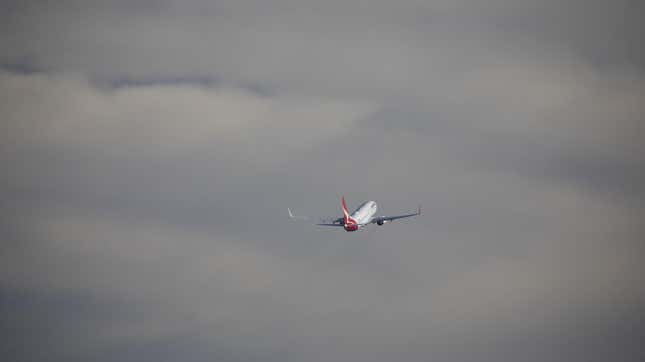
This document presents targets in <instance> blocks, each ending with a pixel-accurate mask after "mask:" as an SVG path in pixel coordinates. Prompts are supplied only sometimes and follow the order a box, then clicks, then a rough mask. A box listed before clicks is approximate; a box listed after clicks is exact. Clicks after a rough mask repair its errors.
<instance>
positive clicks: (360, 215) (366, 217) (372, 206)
mask: <svg viewBox="0 0 645 362" xmlns="http://www.w3.org/2000/svg"><path fill="white" fill-rule="evenodd" d="M377 209H378V206H377V205H376V202H374V201H367V202H365V203H363V204H362V205H361V206H359V207H358V209H356V211H354V213H352V215H351V217H352V219H354V220H356V223H357V224H358V225H359V226H364V225H367V224H369V223H370V222H371V221H372V218H373V217H374V214H376V210H377Z"/></svg>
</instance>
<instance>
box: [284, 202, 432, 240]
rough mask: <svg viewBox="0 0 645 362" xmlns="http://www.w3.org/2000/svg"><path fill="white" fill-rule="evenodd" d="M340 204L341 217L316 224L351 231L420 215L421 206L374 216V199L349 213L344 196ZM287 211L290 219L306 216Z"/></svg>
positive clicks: (375, 206)
mask: <svg viewBox="0 0 645 362" xmlns="http://www.w3.org/2000/svg"><path fill="white" fill-rule="evenodd" d="M341 205H342V209H343V217H340V218H338V219H335V220H331V221H327V222H321V223H319V224H316V225H318V226H335V227H342V228H344V229H345V231H348V232H351V231H357V230H359V229H361V228H363V227H365V226H367V225H369V224H377V225H383V224H385V223H388V222H392V221H394V220H397V219H403V218H406V217H412V216H418V215H421V206H419V208H418V209H417V212H415V213H413V214H405V215H396V216H374V214H376V210H377V209H378V206H377V205H376V202H374V201H366V202H364V203H362V204H361V206H359V207H358V208H357V209H356V211H354V212H353V213H352V214H350V213H349V211H348V210H347V203H346V202H345V197H344V196H343V197H342V198H341ZM287 211H289V217H290V218H292V219H306V217H303V216H296V215H294V214H293V213H292V212H291V209H290V208H287Z"/></svg>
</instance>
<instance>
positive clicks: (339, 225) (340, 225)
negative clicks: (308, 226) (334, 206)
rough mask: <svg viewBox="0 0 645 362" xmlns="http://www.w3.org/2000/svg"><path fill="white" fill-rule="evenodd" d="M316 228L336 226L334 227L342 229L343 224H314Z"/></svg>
mask: <svg viewBox="0 0 645 362" xmlns="http://www.w3.org/2000/svg"><path fill="white" fill-rule="evenodd" d="M316 225H318V226H336V227H343V224H316Z"/></svg>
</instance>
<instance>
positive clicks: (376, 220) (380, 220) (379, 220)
mask: <svg viewBox="0 0 645 362" xmlns="http://www.w3.org/2000/svg"><path fill="white" fill-rule="evenodd" d="M419 215H421V206H419V208H418V209H417V212H415V213H414V214H405V215H396V216H378V217H375V218H373V219H372V220H371V221H370V222H371V223H373V224H379V223H384V222H390V221H394V220H397V219H403V218H406V217H412V216H419ZM379 225H381V224H379Z"/></svg>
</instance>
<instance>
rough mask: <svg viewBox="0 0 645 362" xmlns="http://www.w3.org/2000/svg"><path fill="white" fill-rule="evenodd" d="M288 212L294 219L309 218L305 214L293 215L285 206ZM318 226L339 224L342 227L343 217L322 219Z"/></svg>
mask: <svg viewBox="0 0 645 362" xmlns="http://www.w3.org/2000/svg"><path fill="white" fill-rule="evenodd" d="M287 211H288V212H289V218H290V219H295V220H309V218H308V217H306V216H300V215H294V214H293V212H292V211H291V209H290V208H287ZM316 225H318V226H340V227H343V218H342V217H341V218H338V219H333V220H322V221H321V222H320V223H319V224H316Z"/></svg>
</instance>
